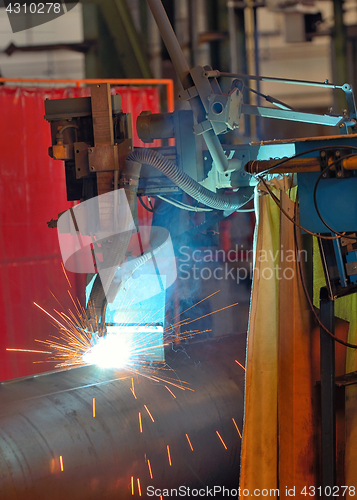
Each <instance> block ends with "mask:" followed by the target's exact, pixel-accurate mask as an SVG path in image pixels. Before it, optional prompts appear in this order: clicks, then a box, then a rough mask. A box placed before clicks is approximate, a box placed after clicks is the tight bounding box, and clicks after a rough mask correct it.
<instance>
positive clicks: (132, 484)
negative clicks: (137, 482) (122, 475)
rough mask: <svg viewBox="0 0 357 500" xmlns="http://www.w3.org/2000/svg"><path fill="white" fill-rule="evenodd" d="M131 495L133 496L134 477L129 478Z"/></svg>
mask: <svg viewBox="0 0 357 500" xmlns="http://www.w3.org/2000/svg"><path fill="white" fill-rule="evenodd" d="M131 494H132V495H134V477H133V476H131Z"/></svg>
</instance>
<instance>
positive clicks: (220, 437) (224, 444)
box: [216, 431, 228, 450]
mask: <svg viewBox="0 0 357 500" xmlns="http://www.w3.org/2000/svg"><path fill="white" fill-rule="evenodd" d="M216 433H217V436H218V437H219V439H220V440H221V442H222V444H223V446H224V448H225V449H226V450H228V448H227V446H226V443H225V442H224V441H223V439H222V436H221V435H220V433H219V432H218V431H216Z"/></svg>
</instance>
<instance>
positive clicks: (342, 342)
mask: <svg viewBox="0 0 357 500" xmlns="http://www.w3.org/2000/svg"><path fill="white" fill-rule="evenodd" d="M295 209H296V203H295ZM294 239H295V255H296V260H297V262H298V268H299V274H300V279H301V284H302V287H303V290H304V294H305V297H306V299H307V301H308V303H309V306H310V309H311V311H312V313H313V315H314V316H315V319H316V321H317V322H318V324H319V326H320V327H321V328H322V329H323V331H324V332H325V333H326V334H327V335H329V336H330V337H331V338H332V339H333V340H334V341H335V342H338V343H339V344H342V345H344V346H346V347H350V348H351V349H357V345H355V344H350V343H349V342H345V341H344V340H341V339H339V338H337V337H336V336H335V335H334V334H333V333H332V332H330V330H328V328H326V326H325V325H324V324H323V323H322V321H321V319H320V317H319V315H318V314H317V312H316V310H315V307H314V304H313V303H312V300H311V297H310V294H309V292H308V289H307V284H306V281H305V276H304V273H303V270H302V264H301V260H300V259H299V257H298V256H299V243H298V235H297V226H295V231H294Z"/></svg>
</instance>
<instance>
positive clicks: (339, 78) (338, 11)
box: [332, 0, 348, 113]
mask: <svg viewBox="0 0 357 500" xmlns="http://www.w3.org/2000/svg"><path fill="white" fill-rule="evenodd" d="M343 4H344V1H343V0H333V16H334V20H335V26H334V28H333V37H332V63H333V65H332V67H333V78H334V80H333V81H334V82H336V83H337V84H339V85H342V84H343V83H346V82H347V81H348V67H347V33H346V32H347V29H346V26H345V25H344V22H343ZM334 107H335V110H334V111H335V113H341V111H342V110H343V109H344V108H346V99H345V96H344V95H343V93H342V92H334Z"/></svg>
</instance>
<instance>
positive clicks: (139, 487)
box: [137, 478, 141, 497]
mask: <svg viewBox="0 0 357 500" xmlns="http://www.w3.org/2000/svg"><path fill="white" fill-rule="evenodd" d="M137 482H138V491H139V497H141V486H140V479H139V478H138V479H137Z"/></svg>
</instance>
